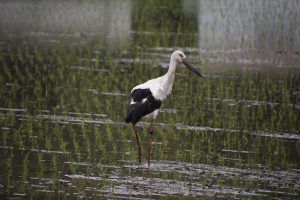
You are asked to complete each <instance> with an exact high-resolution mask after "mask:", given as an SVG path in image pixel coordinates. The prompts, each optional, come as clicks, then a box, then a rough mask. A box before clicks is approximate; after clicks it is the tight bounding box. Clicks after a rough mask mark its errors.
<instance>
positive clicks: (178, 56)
mask: <svg viewBox="0 0 300 200" xmlns="http://www.w3.org/2000/svg"><path fill="white" fill-rule="evenodd" d="M171 59H175V60H176V62H177V63H183V64H184V65H185V66H186V67H187V68H189V70H191V71H192V72H194V73H195V74H197V75H198V76H200V77H202V78H204V76H203V75H202V74H201V73H200V72H199V71H198V70H197V69H195V67H193V66H192V65H191V64H190V63H189V62H188V61H187V59H186V56H185V54H184V53H183V52H182V51H180V50H176V51H174V52H173V53H172V55H171Z"/></svg>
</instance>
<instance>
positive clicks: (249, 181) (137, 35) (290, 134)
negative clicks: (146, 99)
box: [0, 1, 300, 199]
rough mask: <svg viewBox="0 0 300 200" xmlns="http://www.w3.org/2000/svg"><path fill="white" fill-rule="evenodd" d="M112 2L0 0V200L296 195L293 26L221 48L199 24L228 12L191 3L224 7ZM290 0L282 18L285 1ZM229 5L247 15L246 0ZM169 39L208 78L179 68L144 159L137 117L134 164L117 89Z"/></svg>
mask: <svg viewBox="0 0 300 200" xmlns="http://www.w3.org/2000/svg"><path fill="white" fill-rule="evenodd" d="M118 2H119V1H109V3H108V2H106V1H98V2H89V3H83V2H81V4H80V2H76V1H74V2H68V1H65V2H64V1H63V2H62V3H60V4H57V2H56V3H51V2H50V3H49V2H43V3H37V2H31V1H28V2H25V3H24V2H23V1H22V2H21V1H20V2H19V1H14V2H10V1H7V2H6V1H4V2H1V4H0V8H1V11H3V12H0V15H1V37H0V53H1V54H0V60H1V63H0V64H1V66H0V87H1V88H0V135H1V140H0V197H1V199H59V198H60V199H63V198H66V199H69V198H71V199H74V198H78V199H80V198H84V199H101V198H116V199H118V198H125V199H199V198H209V199H210V198H211V199H212V198H237V199H244V198H253V199H262V198H263V199H265V198H274V199H275V198H286V199H297V198H299V192H300V178H299V177H300V133H299V130H300V121H299V119H300V69H299V65H300V64H299V63H300V61H299V60H300V58H299V53H298V50H299V49H297V47H299V45H298V46H297V45H295V44H297V42H298V41H299V36H297V35H299V34H296V35H291V37H290V38H289V40H286V39H285V38H286V37H285V35H286V34H288V33H285V32H284V31H283V30H281V31H283V32H280V34H279V35H278V37H277V36H274V37H277V38H278V40H276V42H278V43H276V44H272V45H269V46H268V44H270V43H269V41H266V40H265V38H264V37H258V38H255V40H253V41H251V38H252V39H253V37H254V36H253V35H252V34H253V33H252V32H248V33H247V34H249V35H251V37H247V38H248V39H249V40H246V41H245V40H242V39H240V38H239V37H240V35H238V34H237V35H233V39H232V38H231V40H228V41H230V44H234V45H233V46H230V45H229V43H226V44H223V43H222V42H217V41H219V40H220V38H222V37H225V36H224V35H223V36H222V37H221V35H219V37H217V38H215V39H214V38H212V37H208V36H209V35H211V34H210V33H209V32H210V31H212V30H213V29H212V27H210V26H212V25H209V27H210V29H208V30H207V32H205V31H203V28H201V27H203V26H207V24H205V23H204V24H203V20H205V19H211V20H212V22H211V24H218V23H221V24H223V23H226V19H227V22H228V21H232V16H227V17H228V18H226V15H225V16H224V15H223V18H222V20H224V22H220V21H219V20H217V19H219V18H218V14H216V13H215V14H214V15H213V16H211V17H210V18H209V17H207V15H208V14H209V13H208V12H203V13H202V14H201V16H200V14H199V13H198V11H199V10H201V9H204V8H206V9H205V10H207V9H208V10H215V9H214V6H220V7H217V8H216V9H217V10H219V12H221V13H222V10H223V9H224V8H228V6H229V5H227V3H224V4H220V5H215V4H213V3H212V4H209V3H207V2H205V1H178V2H177V1H170V2H168V1H166V2H163V3H161V2H160V1H158V2H156V3H153V4H145V2H143V3H141V1H122V3H121V4H119V3H118ZM191 2H192V3H191ZM266 2H268V1H266ZM271 2H276V1H270V2H269V4H270V5H271V6H272V7H276V6H279V7H276V13H277V14H278V15H276V16H277V17H278V18H276V19H275V21H277V22H278V23H279V24H280V23H283V22H285V20H287V19H286V18H285V17H283V16H285V15H284V14H283V13H282V12H283V11H282V9H280V6H282V5H281V3H280V2H279V1H278V2H277V4H278V5H277V4H276V3H271ZM290 2H291V3H289V4H287V7H286V9H291V10H290V12H289V13H292V14H293V13H294V10H293V9H297V5H298V2H297V1H290ZM231 3H232V2H231ZM269 4H268V3H266V4H263V5H261V6H262V7H264V6H266V7H268V5H269ZM58 5H59V6H58ZM235 6H237V7H239V6H242V8H243V9H246V10H248V14H249V15H246V16H248V17H250V18H246V17H245V16H243V17H244V18H243V17H242V18H241V20H242V21H243V23H248V22H249V23H250V22H251V23H253V20H252V18H251V17H253V13H255V12H254V10H255V8H256V7H255V6H256V5H252V4H247V5H246V4H245V5H239V3H237V4H236V5H235ZM253 6H254V7H253ZM44 8H47V9H44ZM234 8H235V9H234V11H235V12H237V15H238V10H236V7H234ZM20 10H22V12H21V11H20ZM32 10H36V11H41V10H45V11H43V12H42V11H41V12H31V11H32ZM99 10H101V12H100V11H99ZM14 11H15V12H14ZM17 11H18V12H17ZM67 11H68V12H67ZM219 12H218V13H219ZM270 12H271V11H270ZM266 13H268V12H266ZM261 14H262V13H261ZM108 15H109V16H110V17H109V18H105V17H107V16H108ZM157 16H161V17H159V18H158V17H157ZM169 16H172V18H170V17H169ZM74 17H77V19H78V21H72V20H73V18H74ZM273 17H275V16H273ZM297 17H298V15H295V19H296V21H297V19H298V18H297ZM22 20H23V21H22ZM214 20H216V21H214ZM266 20H267V19H266ZM113 22H118V23H113ZM243 23H242V24H243ZM293 23H295V24H297V23H296V22H294V21H293V20H290V21H289V23H284V24H287V25H286V26H288V27H290V28H293V27H294V25H293ZM239 25H240V26H242V28H243V27H244V26H245V25H241V24H239ZM218 27H220V26H218ZM229 27H230V29H228V31H229V32H228V34H229V33H230V31H231V30H239V26H238V27H234V26H233V25H232V24H230V26H229ZM255 27H256V29H257V28H259V26H255ZM275 28H276V27H275ZM243 29H244V28H243ZM117 30H119V31H117ZM201 30H202V31H201ZM219 31H225V30H222V26H221V29H220V30H219ZM268 31H269V29H267V28H265V27H264V26H263V28H262V29H260V30H259V31H258V32H259V33H260V34H262V35H270V34H271V32H273V29H270V32H268ZM297 31H298V29H297V27H296V26H295V31H294V32H293V33H296V32H297ZM225 32H226V31H225ZM242 34H243V33H242ZM252 36H253V37H252ZM234 37H235V39H234ZM272 37H273V36H272ZM225 39H226V38H225ZM260 40H261V41H262V44H264V45H263V46H256V43H257V41H260ZM291 40H293V42H291ZM215 44H223V45H224V46H223V48H220V47H217V46H216V45H215ZM249 44H251V45H252V46H249ZM199 45H200V46H199ZM228 45H229V46H228ZM177 47H182V48H183V49H184V50H185V51H186V52H187V55H188V57H189V60H190V61H191V62H192V63H193V64H194V65H195V66H197V67H198V68H199V69H201V71H202V73H204V74H206V76H207V78H206V79H199V78H198V77H197V76H194V75H193V74H191V73H190V71H188V70H186V69H185V68H183V67H182V66H179V67H178V69H177V73H176V78H175V83H174V88H173V91H172V95H171V96H169V97H168V98H167V99H166V100H165V101H164V102H163V105H162V109H161V111H160V114H159V115H158V118H157V120H156V124H155V132H154V142H153V148H152V149H153V152H152V160H151V162H152V165H151V168H150V169H148V167H147V164H146V156H145V155H146V153H147V142H146V137H147V126H148V122H147V120H146V119H145V120H143V121H142V122H141V123H140V124H139V131H140V138H141V145H142V147H143V153H144V156H143V162H142V164H141V165H139V164H138V163H137V154H136V143H135V137H134V134H133V132H132V130H131V127H130V126H129V125H127V124H125V123H124V122H123V120H124V117H125V114H126V108H127V105H126V104H127V99H128V92H129V91H130V90H131V88H132V87H133V86H135V85H136V84H138V83H141V82H143V81H145V80H148V79H150V78H152V77H156V76H160V75H163V74H164V73H166V70H167V66H168V61H169V56H170V53H171V52H172V50H174V49H175V48H177ZM230 47H235V48H230ZM250 47H251V48H250ZM281 47H282V49H281ZM278 48H279V49H278Z"/></svg>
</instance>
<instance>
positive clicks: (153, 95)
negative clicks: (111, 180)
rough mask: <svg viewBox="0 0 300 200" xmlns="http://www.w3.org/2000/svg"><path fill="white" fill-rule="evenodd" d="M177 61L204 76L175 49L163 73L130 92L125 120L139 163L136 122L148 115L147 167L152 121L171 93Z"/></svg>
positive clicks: (139, 153)
mask: <svg viewBox="0 0 300 200" xmlns="http://www.w3.org/2000/svg"><path fill="white" fill-rule="evenodd" d="M179 63H183V64H184V65H185V66H186V67H187V68H189V69H190V70H191V71H192V72H194V73H195V74H197V75H198V76H200V77H202V78H204V76H203V75H202V74H201V73H200V72H199V71H198V70H196V69H195V68H194V67H193V66H192V65H191V64H190V63H189V62H188V61H187V59H186V56H185V54H184V53H183V52H182V51H180V50H176V51H174V52H173V53H172V54H171V59H170V65H169V69H168V72H167V73H166V74H165V75H163V76H161V77H158V78H155V79H151V80H149V81H147V82H145V83H143V84H140V85H137V86H135V87H134V88H133V89H132V90H131V93H130V99H129V102H128V111H127V117H126V119H125V122H126V123H130V122H131V124H132V127H133V131H134V133H135V137H136V141H137V145H138V156H139V163H141V155H142V151H141V146H140V142H139V136H138V130H137V127H136V124H137V123H138V122H139V121H140V119H141V118H142V117H143V116H146V115H147V116H150V126H149V136H148V167H150V155H151V144H152V135H153V123H154V120H155V118H156V117H157V114H158V110H159V108H160V106H161V104H162V101H163V100H164V99H165V98H166V97H167V96H168V95H169V94H170V93H171V90H172V86H173V82H174V78H175V70H176V65H177V64H179Z"/></svg>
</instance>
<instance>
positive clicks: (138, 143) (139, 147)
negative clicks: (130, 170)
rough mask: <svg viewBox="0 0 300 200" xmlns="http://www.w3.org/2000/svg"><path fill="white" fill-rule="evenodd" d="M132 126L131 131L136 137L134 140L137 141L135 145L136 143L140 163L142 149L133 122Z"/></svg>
mask: <svg viewBox="0 0 300 200" xmlns="http://www.w3.org/2000/svg"><path fill="white" fill-rule="evenodd" d="M132 127H133V131H134V133H135V137H136V141H137V145H138V154H139V164H141V157H142V150H141V146H140V141H139V136H138V133H137V128H136V126H135V124H132Z"/></svg>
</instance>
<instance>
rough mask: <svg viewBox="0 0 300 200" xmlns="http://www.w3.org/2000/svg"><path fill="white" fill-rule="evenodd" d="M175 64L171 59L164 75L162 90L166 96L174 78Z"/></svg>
mask: <svg viewBox="0 0 300 200" xmlns="http://www.w3.org/2000/svg"><path fill="white" fill-rule="evenodd" d="M176 64H177V61H176V60H175V59H172V58H171V60H170V65H169V69H168V72H167V73H166V74H165V75H164V83H163V86H164V87H163V90H165V92H166V93H167V94H169V93H170V92H171V90H172V86H173V82H174V78H175V70H176Z"/></svg>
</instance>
